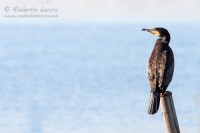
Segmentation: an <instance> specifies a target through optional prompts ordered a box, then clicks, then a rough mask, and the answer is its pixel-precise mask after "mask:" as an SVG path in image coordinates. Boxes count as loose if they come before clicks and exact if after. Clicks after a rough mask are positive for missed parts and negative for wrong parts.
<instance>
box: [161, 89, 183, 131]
mask: <svg viewBox="0 0 200 133" xmlns="http://www.w3.org/2000/svg"><path fill="white" fill-rule="evenodd" d="M160 105H161V109H162V116H163V120H164V123H165V128H166V132H167V133H180V129H179V125H178V120H177V117H176V110H175V107H174V102H173V98H172V93H171V92H170V91H166V92H165V93H164V95H161V96H160Z"/></svg>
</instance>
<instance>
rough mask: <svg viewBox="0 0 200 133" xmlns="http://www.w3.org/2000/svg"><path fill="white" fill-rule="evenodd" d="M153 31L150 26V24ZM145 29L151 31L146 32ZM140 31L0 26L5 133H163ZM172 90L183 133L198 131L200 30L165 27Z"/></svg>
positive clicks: (151, 39)
mask: <svg viewBox="0 0 200 133" xmlns="http://www.w3.org/2000/svg"><path fill="white" fill-rule="evenodd" d="M148 26H151V27H152V25H148ZM151 27H150V28H151ZM142 28H149V27H147V26H146V27H145V25H122V24H115V25H111V24H80V25H78V24H76V25H75V24H74V25H72V24H66V25H46V26H45V25H0V131H1V132H2V133H16V132H17V133H133V132H138V133H139V132H140V133H149V132H152V133H161V132H165V127H164V123H163V119H162V113H161V110H159V112H158V113H157V114H156V115H153V116H149V115H148V114H147V105H148V99H149V84H148V80H147V62H148V58H149V56H150V54H151V51H152V49H153V45H154V43H155V40H156V39H157V37H155V36H152V35H150V34H148V33H146V32H142V31H141V29H142ZM166 28H168V29H169V31H170V33H171V36H172V40H171V44H170V45H171V47H172V49H173V51H174V54H175V61H176V65H175V74H174V78H173V81H172V83H171V84H170V86H169V88H168V89H169V90H170V91H172V92H173V99H174V103H175V107H176V113H177V117H178V121H179V126H180V129H181V131H182V133H188V132H190V133H197V132H199V131H200V115H199V114H200V106H199V105H200V98H199V97H200V91H199V81H200V75H199V73H200V67H199V66H200V42H199V38H200V34H199V31H200V25H192V26H188V25H173V24H171V25H168V26H167V27H166Z"/></svg>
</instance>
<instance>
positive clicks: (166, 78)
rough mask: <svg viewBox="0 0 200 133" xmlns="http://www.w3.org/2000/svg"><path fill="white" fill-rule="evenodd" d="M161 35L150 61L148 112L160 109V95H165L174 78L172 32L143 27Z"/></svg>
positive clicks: (152, 112) (151, 113)
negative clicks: (170, 43)
mask: <svg viewBox="0 0 200 133" xmlns="http://www.w3.org/2000/svg"><path fill="white" fill-rule="evenodd" d="M142 31H147V32H150V33H152V34H153V35H156V36H158V37H160V38H159V39H157V41H156V44H155V46H154V49H153V51H152V53H151V56H150V58H149V63H148V79H149V83H150V99H149V105H148V111H147V112H148V114H150V115H153V114H155V113H156V112H157V111H158V108H159V104H160V95H163V94H164V93H165V91H166V89H167V87H168V85H169V83H170V82H171V80H172V77H173V72H174V55H173V51H172V49H171V48H170V46H169V42H170V34H169V32H168V31H167V30H166V29H164V28H160V27H159V28H154V29H142Z"/></svg>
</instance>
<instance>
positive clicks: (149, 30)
mask: <svg viewBox="0 0 200 133" xmlns="http://www.w3.org/2000/svg"><path fill="white" fill-rule="evenodd" d="M142 31H147V32H151V29H145V28H143V29H142Z"/></svg>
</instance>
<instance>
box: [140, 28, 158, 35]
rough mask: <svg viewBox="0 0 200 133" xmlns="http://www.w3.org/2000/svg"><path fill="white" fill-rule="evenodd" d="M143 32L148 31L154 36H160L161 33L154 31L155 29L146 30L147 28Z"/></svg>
mask: <svg viewBox="0 0 200 133" xmlns="http://www.w3.org/2000/svg"><path fill="white" fill-rule="evenodd" d="M142 31H147V32H150V33H151V34H153V35H156V36H160V33H159V32H158V31H156V30H154V29H145V28H143V29H142Z"/></svg>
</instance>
